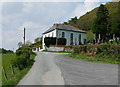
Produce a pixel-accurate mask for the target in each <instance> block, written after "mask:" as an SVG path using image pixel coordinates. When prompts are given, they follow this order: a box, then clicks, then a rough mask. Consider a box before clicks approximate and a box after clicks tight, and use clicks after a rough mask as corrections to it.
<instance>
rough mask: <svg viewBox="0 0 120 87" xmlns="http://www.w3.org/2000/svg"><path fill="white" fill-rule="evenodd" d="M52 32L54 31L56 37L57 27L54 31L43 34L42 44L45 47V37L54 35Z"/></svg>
mask: <svg viewBox="0 0 120 87" xmlns="http://www.w3.org/2000/svg"><path fill="white" fill-rule="evenodd" d="M52 33H54V35H53V37H56V29H55V30H53V31H51V32H49V33H46V34H43V41H42V46H43V49H45V46H44V45H45V43H44V38H45V37H49V36H50V37H52Z"/></svg>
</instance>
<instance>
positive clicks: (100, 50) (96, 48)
mask: <svg viewBox="0 0 120 87" xmlns="http://www.w3.org/2000/svg"><path fill="white" fill-rule="evenodd" d="M73 49H74V53H75V54H80V53H87V54H88V55H89V56H94V55H97V54H100V55H101V56H107V57H108V58H110V57H112V58H120V45H119V44H112V45H109V44H96V45H91V44H89V45H79V46H74V47H73Z"/></svg>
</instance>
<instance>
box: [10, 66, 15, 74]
mask: <svg viewBox="0 0 120 87" xmlns="http://www.w3.org/2000/svg"><path fill="white" fill-rule="evenodd" d="M10 66H11V69H12V74H13V75H14V74H15V72H14V68H13V65H12V64H10Z"/></svg>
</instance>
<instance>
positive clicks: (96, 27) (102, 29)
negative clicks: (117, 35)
mask: <svg viewBox="0 0 120 87" xmlns="http://www.w3.org/2000/svg"><path fill="white" fill-rule="evenodd" d="M96 15H97V18H96V19H95V20H94V23H93V25H92V31H93V33H95V34H96V35H97V36H98V34H100V35H101V38H102V39H103V40H105V37H106V35H107V32H108V26H109V23H108V20H109V12H108V9H107V8H106V7H105V6H104V5H103V4H101V5H100V7H99V8H98V11H97V13H96Z"/></svg>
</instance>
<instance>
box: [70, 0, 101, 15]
mask: <svg viewBox="0 0 120 87" xmlns="http://www.w3.org/2000/svg"><path fill="white" fill-rule="evenodd" d="M97 6H99V0H85V1H84V4H82V3H80V4H79V5H78V6H77V7H76V9H75V10H74V11H73V12H72V16H77V17H80V16H82V15H84V14H85V13H86V12H89V11H91V10H92V9H94V8H95V7H97Z"/></svg>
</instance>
